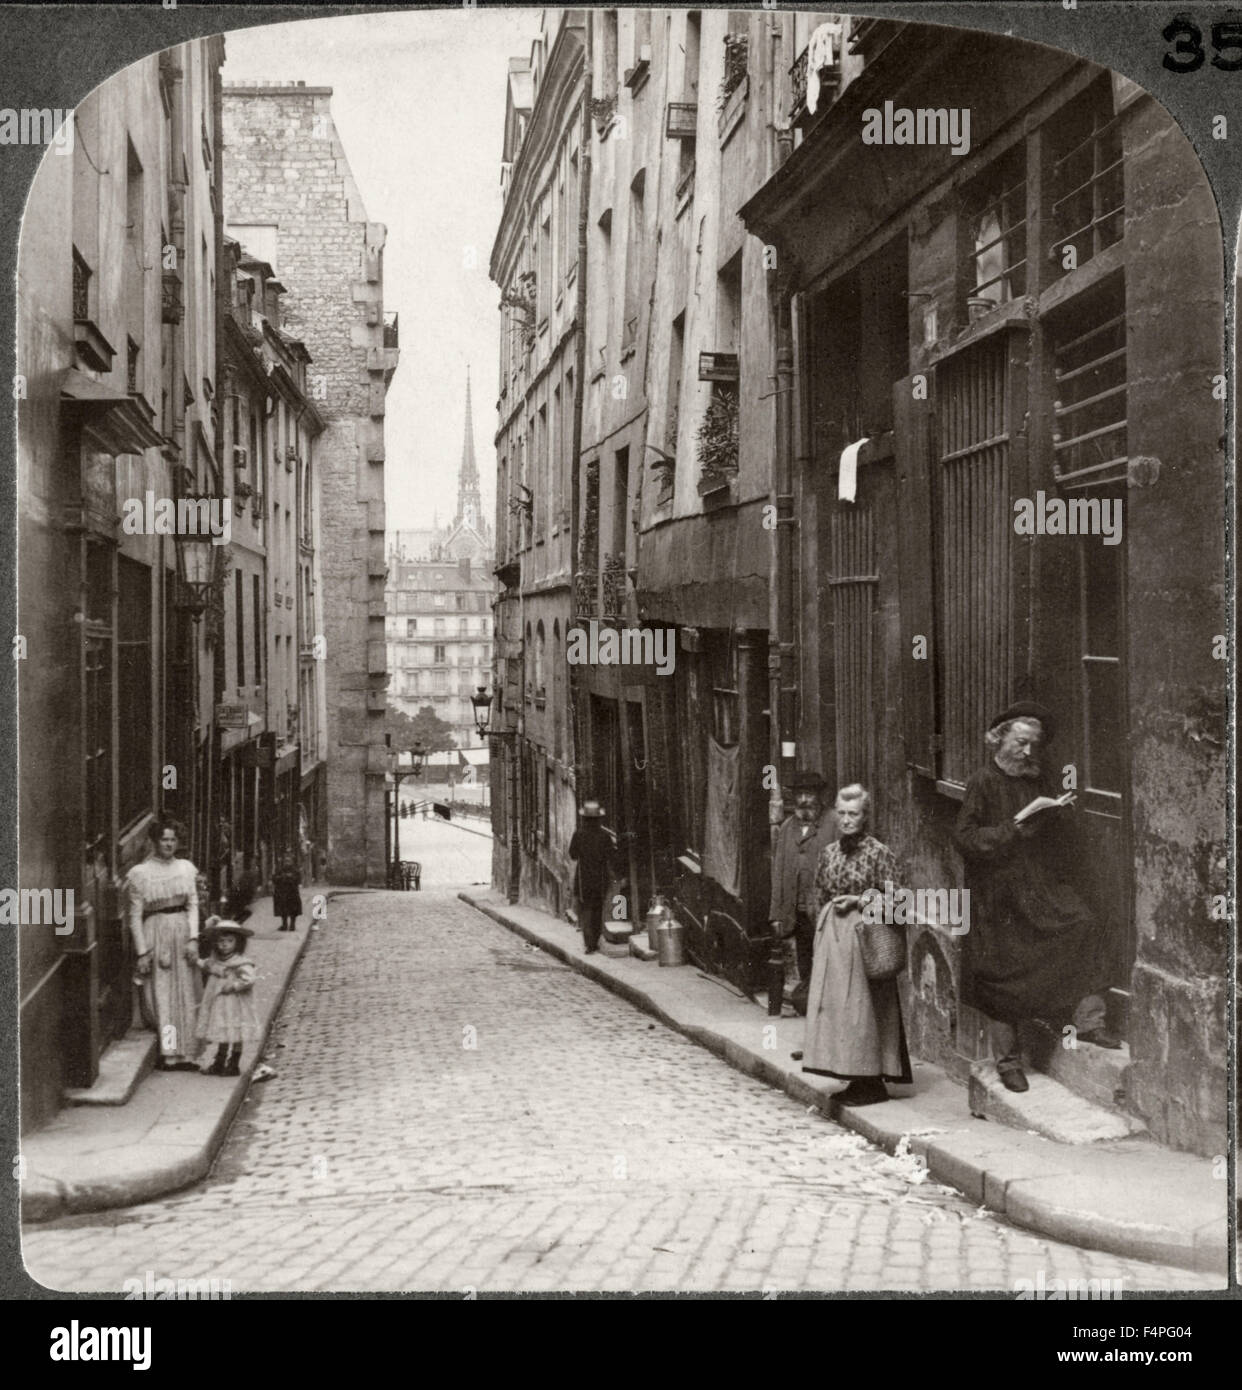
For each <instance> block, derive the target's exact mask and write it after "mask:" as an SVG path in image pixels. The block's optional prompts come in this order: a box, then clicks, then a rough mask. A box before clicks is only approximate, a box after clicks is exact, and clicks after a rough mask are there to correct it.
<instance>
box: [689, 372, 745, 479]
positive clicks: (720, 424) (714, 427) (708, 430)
mask: <svg viewBox="0 0 1242 1390" xmlns="http://www.w3.org/2000/svg"><path fill="white" fill-rule="evenodd" d="M737 404H738V402H737V392H736V391H731V390H725V389H719V390H717V391H716V392H715V394H714V395H713V396H712V399H711V403H710V404H709V405H708V407H707V413H706V414H705V415H704V416H703V423H702V424H701V425H700V426H699V430H698V435H697V442H698V456H699V495H700V496H706V495H707V494H708V493H711V492H719V491H720V490H721V489H722V488H726V487H728V486H729V484H730V483H731V481H732V480H733V478H735V477H736V476H737V418H738V409H737Z"/></svg>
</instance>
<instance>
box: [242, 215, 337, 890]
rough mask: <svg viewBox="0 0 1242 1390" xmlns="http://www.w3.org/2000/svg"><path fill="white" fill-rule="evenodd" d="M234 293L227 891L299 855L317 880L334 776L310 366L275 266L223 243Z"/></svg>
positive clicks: (318, 428)
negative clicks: (289, 326) (290, 326)
mask: <svg viewBox="0 0 1242 1390" xmlns="http://www.w3.org/2000/svg"><path fill="white" fill-rule="evenodd" d="M224 245H225V256H224V271H225V274H226V276H227V277H228V280H229V284H230V299H229V303H228V312H227V313H226V314H225V315H224V317H223V319H222V321H221V345H222V363H223V375H224V399H223V410H222V412H221V416H222V421H221V434H222V456H223V460H224V469H223V472H224V475H225V479H226V488H225V495H226V496H227V497H230V498H231V499H232V507H233V518H232V538H231V543H230V553H229V559H230V562H231V563H230V566H229V569H230V571H231V572H230V573H229V575H228V576H227V578H226V579H225V582H224V585H223V586H222V589H221V591H220V593H219V606H218V610H217V611H216V613H215V614H214V617H215V621H216V625H217V628H218V635H219V641H220V647H219V661H218V662H217V666H216V670H217V673H218V689H217V708H218V711H219V713H218V716H217V724H218V725H219V726H220V735H219V737H220V743H219V750H218V763H217V767H218V778H219V793H218V797H217V805H218V808H219V816H220V822H221V823H222V824H223V825H224V826H226V827H227V832H226V834H225V840H224V843H221V844H219V845H218V857H217V863H216V866H215V868H216V875H217V879H218V883H219V886H220V887H221V888H224V887H231V886H232V885H233V884H234V883H236V882H237V880H238V879H239V878H240V877H241V876H242V875H243V874H252V875H253V876H254V877H255V878H256V879H257V880H258V881H260V882H265V881H266V880H267V879H268V878H269V877H270V875H271V872H272V869H273V868H274V867H275V865H276V863H277V862H278V861H279V860H280V859H281V858H282V857H283V856H285V855H287V854H293V855H294V856H295V857H296V858H297V859H298V860H299V861H300V862H301V863H302V868H303V871H304V872H305V873H306V874H307V875H310V874H311V873H313V869H314V865H313V864H312V862H311V857H310V854H309V845H310V843H312V842H313V841H316V840H317V839H318V840H320V841H322V837H323V836H324V834H325V829H326V827H325V826H324V824H323V812H324V808H325V804H326V803H325V781H326V775H327V767H326V762H325V757H324V742H325V740H324V730H325V726H326V719H327V711H326V705H325V693H324V679H323V666H324V662H323V659H322V657H321V656H317V654H316V646H315V634H316V633H318V632H319V631H320V630H321V627H320V609H321V604H322V594H321V588H322V585H321V581H320V578H319V573H318V548H317V540H318V530H319V506H318V497H317V487H318V479H317V471H316V468H315V457H314V447H315V440H316V439H317V437H318V436H319V434H320V433H321V432H322V430H323V420H322V418H321V417H320V415H319V412H318V411H317V409H316V408H315V404H314V402H313V401H312V400H311V399H310V397H309V395H308V390H309V385H308V381H307V375H308V372H309V371H311V370H312V368H311V366H310V356H309V354H308V353H307V351H306V349H305V347H304V346H303V345H302V343H300V342H299V341H298V340H297V339H295V338H292V337H290V336H289V335H288V334H287V333H285V332H284V331H283V330H282V329H281V326H280V323H281V307H280V306H281V300H282V298H283V296H284V294H285V292H286V291H285V286H284V285H283V284H282V283H281V282H280V281H279V280H277V279H276V276H275V273H274V272H273V270H272V267H271V266H270V265H269V264H268V263H267V262H266V261H260V260H258V259H256V258H255V257H253V256H251V255H249V254H248V253H247V252H246V250H245V248H243V247H241V246H240V245H239V244H238V243H237V242H236V241H233V240H232V239H231V238H226V240H225V244H224Z"/></svg>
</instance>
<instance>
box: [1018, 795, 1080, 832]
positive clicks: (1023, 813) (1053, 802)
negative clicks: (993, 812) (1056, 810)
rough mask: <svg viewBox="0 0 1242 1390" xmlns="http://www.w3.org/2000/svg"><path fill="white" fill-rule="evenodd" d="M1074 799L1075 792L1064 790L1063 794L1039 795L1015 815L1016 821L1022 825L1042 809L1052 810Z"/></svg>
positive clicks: (1066, 804)
mask: <svg viewBox="0 0 1242 1390" xmlns="http://www.w3.org/2000/svg"><path fill="white" fill-rule="evenodd" d="M1073 799H1074V793H1073V792H1064V793H1063V794H1062V795H1061V796H1037V797H1036V798H1035V800H1034V801H1031V802H1028V803H1027V805H1025V806H1023V808H1022V809H1021V810H1020V811H1019V812H1018V814H1017V815H1016V816H1014V821H1015V822H1016V823H1017V824H1019V825H1021V824H1022V822H1023V821H1024V820H1026V819H1027V818H1028V817H1030V816H1034V815H1037V814H1038V813H1039V812H1040V811H1051V810H1052V808H1053V807H1054V806H1068V805H1069V804H1070V802H1072V801H1073Z"/></svg>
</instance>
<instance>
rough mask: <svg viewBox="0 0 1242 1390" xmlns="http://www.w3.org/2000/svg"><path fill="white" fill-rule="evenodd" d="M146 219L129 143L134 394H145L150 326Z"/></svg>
mask: <svg viewBox="0 0 1242 1390" xmlns="http://www.w3.org/2000/svg"><path fill="white" fill-rule="evenodd" d="M145 217H146V208H145V199H144V194H143V170H142V162H141V160H139V158H138V155H137V152H136V151H135V150H134V147H133V145H132V144H131V143H130V142H129V141H128V140H127V141H126V184H125V250H124V253H123V255H122V262H121V269H122V275H123V277H124V295H125V322H126V326H127V328H128V329H129V337H128V360H127V372H128V380H127V384H126V389H127V390H128V391H131V392H138V391H141V390H142V368H143V363H142V361H141V347H142V341H143V332H144V327H145V323H146V314H145V298H146V295H145V289H146V277H145V275H144V274H143V269H142V267H143V265H144V264H145V263H146V257H145V254H144V251H145V247H144V240H145V237H144V231H145V228H144V225H143V224H144V220H145Z"/></svg>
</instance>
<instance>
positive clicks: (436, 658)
mask: <svg viewBox="0 0 1242 1390" xmlns="http://www.w3.org/2000/svg"><path fill="white" fill-rule="evenodd" d="M446 661H447V658H446V657H445V655H444V647H443V646H442V645H441V644H440V643H439V642H437V643H436V644H435V651H434V652H433V653H432V664H433V665H435V666H443V665H445V664H446Z"/></svg>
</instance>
